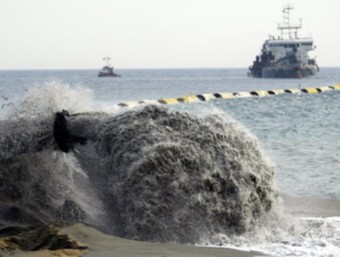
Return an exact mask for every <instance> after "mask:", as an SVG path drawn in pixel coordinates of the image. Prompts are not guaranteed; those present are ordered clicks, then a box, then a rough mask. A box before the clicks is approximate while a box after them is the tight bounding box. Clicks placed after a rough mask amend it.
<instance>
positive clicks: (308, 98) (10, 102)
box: [0, 68, 340, 256]
mask: <svg viewBox="0 0 340 257" xmlns="http://www.w3.org/2000/svg"><path fill="white" fill-rule="evenodd" d="M117 72H118V73H120V74H121V75H122V77H119V78H98V77H97V76H96V75H97V74H96V73H97V71H95V70H56V71H50V70H48V71H0V96H1V98H0V104H1V110H0V119H1V120H2V122H6V121H7V120H8V119H13V117H15V118H22V117H28V116H31V117H37V116H39V115H40V116H44V115H47V114H49V113H53V112H57V111H61V110H62V109H67V110H68V111H70V112H77V113H79V112H94V111H95V112H99V111H100V112H106V113H110V115H118V114H122V113H124V112H126V111H127V109H123V108H120V107H118V103H120V102H125V101H138V100H155V99H160V98H162V97H163V98H169V97H181V96H187V95H197V94H203V93H221V92H241V91H252V90H269V89H288V88H304V87H322V86H330V85H334V84H336V83H339V82H340V69H338V68H324V69H321V71H320V73H319V74H318V75H317V76H316V77H313V78H306V79H300V80H295V79H275V80H274V79H253V78H248V77H247V76H246V70H245V69H180V70H176V69H170V70H156V69H155V70H119V71H117ZM339 97H340V92H338V91H330V92H325V93H321V94H315V95H311V94H296V95H295V94H294V95H291V94H283V95H278V96H269V97H261V98H259V97H252V98H238V99H231V100H213V101H209V102H199V103H193V104H178V105H173V106H167V107H168V108H170V109H172V110H174V111H179V112H180V113H182V112H189V113H191V114H193V115H194V116H198V117H205V116H207V115H211V114H218V115H222V116H225V117H227V118H226V119H227V120H230V119H231V120H233V122H236V123H237V124H238V126H240V127H242V129H241V130H242V131H243V130H244V131H247V133H248V132H249V133H250V134H251V135H252V137H255V138H256V140H257V141H258V142H259V144H260V146H261V148H262V149H263V152H264V153H265V155H266V156H267V157H268V158H269V159H270V160H271V162H273V165H274V166H275V175H274V177H273V184H275V188H277V190H278V191H279V193H280V195H282V196H289V197H299V198H300V197H310V198H314V199H335V200H339V199H340V188H339V187H338V186H337V183H338V181H339V177H340V175H339V170H340V158H339V156H338V154H337V153H338V152H339V150H340V146H339V134H340V133H339V129H340V125H339V122H338V121H339V118H340V117H339V116H340V114H339V112H338V111H337V110H338V107H339V105H340V104H339ZM1 133H2V134H4V133H6V132H4V131H1ZM49 136H50V135H47V136H46V138H48V137H49ZM267 157H266V158H267ZM50 158H51V157H48V158H47V157H46V158H45V159H44V158H43V159H41V160H40V161H38V162H39V165H41V162H44V161H48V162H49V163H44V165H43V166H44V167H47V168H46V169H47V171H46V172H47V174H52V173H53V172H60V171H62V170H63V169H62V168H60V167H63V165H65V163H66V162H73V163H75V161H74V160H72V158H77V156H75V157H74V156H73V157H70V155H65V156H62V157H54V158H55V163H54V165H51V164H50V162H51V159H50ZM24 163H26V164H27V165H28V166H34V165H33V164H32V163H31V162H30V161H29V160H25V162H22V163H21V164H20V165H24ZM35 165H38V164H35ZM56 166H58V167H56ZM73 167H74V166H73ZM32 169H34V167H31V170H32ZM72 172H76V173H77V174H75V175H74V174H71V173H69V175H68V176H70V177H68V178H62V179H63V180H65V181H64V182H63V181H59V182H58V183H60V185H62V186H61V188H62V189H63V190H65V191H67V193H68V194H69V195H71V196H72V199H73V200H74V198H78V199H81V201H80V200H78V201H77V202H78V203H79V205H80V207H82V208H83V209H86V208H88V206H87V205H89V203H90V202H95V201H96V200H97V199H96V197H93V199H89V194H88V193H87V192H84V190H85V189H84V188H81V189H77V190H75V189H74V188H76V187H77V186H79V185H84V183H85V184H86V183H88V182H86V176H88V175H87V174H86V173H85V172H84V171H83V170H82V168H81V167H80V166H77V168H76V169H74V171H72ZM18 174H19V173H18ZM20 176H24V175H23V174H21V173H20ZM75 178H78V179H79V180H82V183H79V184H78V185H73V186H72V185H71V186H66V185H65V183H66V181H67V183H69V181H70V180H69V179H71V180H73V179H75ZM32 183H33V182H32ZM34 185H35V186H38V185H37V184H34ZM72 190H74V191H75V192H73V193H72V192H70V191H72ZM88 190H91V189H88ZM38 191H39V192H43V193H44V194H48V192H45V191H47V190H46V189H41V190H40V189H39V190H38ZM85 191H86V190H85ZM92 195H96V194H92ZM56 198H58V196H56ZM90 198H91V197H90ZM66 203H69V205H72V203H71V201H70V202H66ZM63 206H64V209H67V210H69V209H70V208H66V207H67V206H68V205H67V204H66V207H65V203H64V205H63ZM31 207H32V206H31ZM96 207H97V209H102V208H103V206H100V204H98V206H96ZM32 208H33V207H32ZM51 208H52V207H51ZM82 208H80V209H82ZM71 210H73V214H72V215H73V216H72V217H78V219H79V220H80V221H81V220H82V217H83V215H84V214H82V213H81V210H80V211H79V212H77V213H75V210H76V209H72V208H71ZM28 211H30V210H28ZM57 211H59V210H57ZM61 213H62V214H60V215H59V216H58V217H59V218H60V217H61V216H63V215H66V214H67V212H61ZM92 214H93V217H94V218H93V219H96V217H102V219H103V220H105V219H106V217H105V215H102V214H96V213H95V210H93V213H92ZM100 215H102V216H100ZM339 215H340V213H339ZM46 219H47V218H46ZM47 220H48V219H47ZM293 220H294V221H290V222H291V223H294V222H295V220H298V221H297V224H296V226H294V228H291V229H290V230H289V231H288V230H287V231H284V230H283V229H281V228H280V227H279V226H275V227H274V228H273V227H271V228H270V229H269V228H268V226H267V227H266V228H263V230H261V228H259V229H260V230H261V233H260V232H259V230H257V233H256V234H251V233H252V232H248V234H245V235H233V236H230V235H225V234H223V233H222V234H216V235H214V236H211V237H210V238H209V239H208V241H206V242H203V241H202V242H201V243H207V244H213V245H222V246H228V247H239V248H247V249H256V250H260V251H263V252H265V253H267V254H271V255H273V256H287V255H290V256H337V255H339V254H340V242H339V241H340V235H339V234H340V231H339V230H340V225H339V223H340V218H339V217H330V218H316V217H305V218H303V219H301V218H293ZM93 222H94V221H93ZM107 224H110V223H109V222H108V223H107ZM294 224H295V223H294ZM115 225H116V224H110V226H115ZM131 233H132V232H131ZM253 233H254V232H253ZM259 235H261V236H259ZM170 238H171V237H170Z"/></svg>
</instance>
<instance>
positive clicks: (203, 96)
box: [197, 94, 216, 101]
mask: <svg viewBox="0 0 340 257" xmlns="http://www.w3.org/2000/svg"><path fill="white" fill-rule="evenodd" d="M197 98H198V99H200V100H201V101H210V100H212V99H216V96H215V95H214V94H201V95H197Z"/></svg>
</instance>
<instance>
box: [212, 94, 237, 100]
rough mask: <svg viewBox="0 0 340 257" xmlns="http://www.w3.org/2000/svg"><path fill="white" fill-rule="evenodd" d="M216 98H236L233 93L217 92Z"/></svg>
mask: <svg viewBox="0 0 340 257" xmlns="http://www.w3.org/2000/svg"><path fill="white" fill-rule="evenodd" d="M215 96H216V98H223V99H231V98H235V96H234V95H233V94H232V93H216V94H215Z"/></svg>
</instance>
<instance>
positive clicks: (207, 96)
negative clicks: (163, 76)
mask: <svg viewBox="0 0 340 257" xmlns="http://www.w3.org/2000/svg"><path fill="white" fill-rule="evenodd" d="M330 90H340V83H337V84H335V85H333V86H325V87H319V88H313V87H307V88H302V89H297V88H292V89H273V90H269V91H266V90H255V91H250V92H234V93H230V92H223V93H214V94H201V95H191V96H182V97H178V98H161V99H159V100H142V101H127V102H123V103H119V104H118V106H121V107H135V106H137V105H142V104H179V103H193V102H198V101H209V100H213V99H220V98H222V99H233V98H246V97H254V96H255V97H256V96H260V97H264V96H269V95H279V94H285V93H288V94H298V93H309V94H317V93H322V92H326V91H330Z"/></svg>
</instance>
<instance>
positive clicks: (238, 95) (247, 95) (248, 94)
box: [233, 92, 252, 98]
mask: <svg viewBox="0 0 340 257" xmlns="http://www.w3.org/2000/svg"><path fill="white" fill-rule="evenodd" d="M233 95H234V96H235V97H240V98H244V97H251V96H252V95H251V94H250V92H235V93H233Z"/></svg>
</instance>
